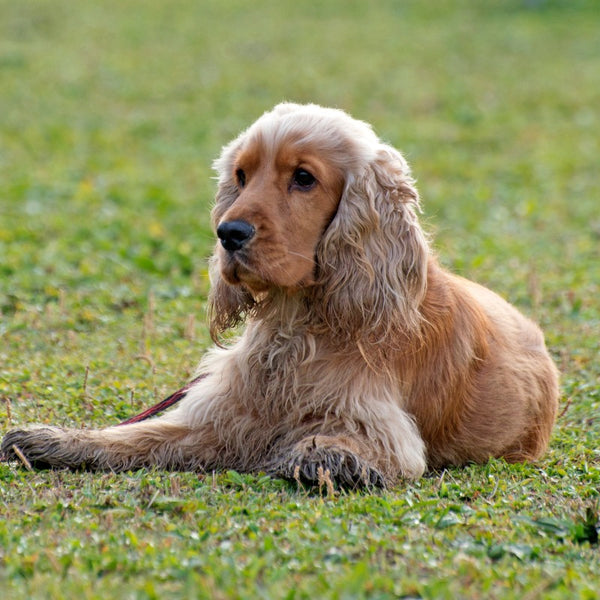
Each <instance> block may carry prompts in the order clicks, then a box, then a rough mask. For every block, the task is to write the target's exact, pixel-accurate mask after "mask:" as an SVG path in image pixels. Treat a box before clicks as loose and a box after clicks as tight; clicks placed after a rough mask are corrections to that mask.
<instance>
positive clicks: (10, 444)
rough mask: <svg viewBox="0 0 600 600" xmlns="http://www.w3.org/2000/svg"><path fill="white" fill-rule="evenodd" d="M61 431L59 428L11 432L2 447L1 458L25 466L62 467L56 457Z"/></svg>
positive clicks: (0, 449) (0, 446) (36, 428)
mask: <svg viewBox="0 0 600 600" xmlns="http://www.w3.org/2000/svg"><path fill="white" fill-rule="evenodd" d="M60 433H61V430H60V429H59V428H57V427H35V428H32V429H13V430H11V431H9V432H8V433H7V434H6V435H5V436H4V439H3V440H2V444H1V445H0V458H1V459H2V460H4V461H12V460H19V461H20V462H21V463H24V464H25V466H33V467H36V468H38V469H47V468H50V467H53V466H60V464H59V463H58V462H57V461H56V460H55V457H56V455H57V453H58V450H59V448H60V445H61V443H60V439H61V435H60Z"/></svg>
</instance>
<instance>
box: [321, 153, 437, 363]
mask: <svg viewBox="0 0 600 600" xmlns="http://www.w3.org/2000/svg"><path fill="white" fill-rule="evenodd" d="M418 210H419V196H418V193H417V190H416V188H415V187H414V180H413V179H412V177H411V175H410V169H409V167H408V165H407V163H406V161H405V160H404V158H403V157H402V155H401V154H400V153H399V152H398V151H396V150H395V149H394V148H392V147H390V146H386V145H383V144H381V145H380V146H379V147H378V149H377V152H376V155H375V158H374V160H373V161H372V162H371V163H370V164H368V165H367V167H366V168H365V169H364V170H363V172H360V173H355V174H352V173H351V174H350V175H349V176H348V180H347V181H346V187H345V190H344V193H343V195H342V198H341V200H340V204H339V207H338V211H337V214H336V216H335V218H334V219H333V221H332V222H331V224H330V226H329V227H328V229H327V231H326V232H325V234H324V235H323V238H322V240H321V242H320V244H319V247H318V248H317V263H318V265H319V270H320V282H321V285H320V286H319V288H320V291H319V294H320V298H319V302H318V303H317V306H319V309H320V310H321V311H323V315H322V316H323V318H324V320H325V322H326V323H327V325H328V326H329V327H330V328H331V329H333V330H334V331H335V332H336V336H339V338H338V339H346V340H354V341H356V342H358V343H359V345H360V346H361V348H362V349H363V352H365V351H368V350H369V348H367V347H366V346H367V345H368V346H369V347H374V345H376V344H380V343H382V342H386V341H387V342H388V344H389V343H392V344H393V338H392V337H390V336H393V335H402V334H404V335H408V334H410V333H411V332H415V331H418V329H419V325H420V321H421V319H420V313H419V306H420V303H421V301H422V299H423V297H424V295H425V289H426V284H427V257H428V253H429V249H428V244H427V239H426V236H425V234H424V233H423V230H422V229H421V227H420V225H419V222H418V219H417V212H418ZM388 347H389V346H388Z"/></svg>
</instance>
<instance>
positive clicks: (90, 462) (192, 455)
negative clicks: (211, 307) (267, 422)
mask: <svg viewBox="0 0 600 600" xmlns="http://www.w3.org/2000/svg"><path fill="white" fill-rule="evenodd" d="M1 453H2V455H3V456H4V458H5V459H6V460H11V459H15V458H21V459H26V460H27V461H28V462H29V463H30V464H31V465H32V466H34V467H37V468H70V469H90V470H112V471H124V470H129V469H138V468H142V467H152V466H156V467H159V468H166V469H170V470H201V469H204V468H207V467H209V466H210V465H212V464H214V462H215V457H216V455H217V453H218V444H217V443H216V435H215V433H214V430H213V429H212V427H211V426H210V425H209V424H207V425H204V426H201V427H196V428H194V429H190V428H188V427H186V426H184V425H180V424H176V423H172V422H169V421H168V420H166V419H155V420H152V421H146V422H143V423H136V424H133V425H124V426H121V427H109V428H107V429H63V428H59V427H45V426H38V427H33V428H31V429H15V430H12V431H9V432H8V433H7V434H6V436H5V437H4V439H3V440H2V446H1Z"/></svg>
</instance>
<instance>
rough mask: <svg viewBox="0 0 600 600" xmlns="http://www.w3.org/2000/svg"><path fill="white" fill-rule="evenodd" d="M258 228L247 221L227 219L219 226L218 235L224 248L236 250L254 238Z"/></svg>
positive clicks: (230, 250)
mask: <svg viewBox="0 0 600 600" xmlns="http://www.w3.org/2000/svg"><path fill="white" fill-rule="evenodd" d="M255 231H256V230H255V229H254V227H252V225H250V223H246V221H226V222H225V223H221V224H220V225H219V226H218V227H217V235H218V236H219V239H220V240H221V244H222V245H223V248H225V250H227V251H228V252H235V251H236V250H239V249H240V248H242V247H243V246H244V245H245V244H246V243H247V242H249V241H250V240H251V239H252V236H253V235H254V232H255Z"/></svg>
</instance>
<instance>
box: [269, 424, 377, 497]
mask: <svg viewBox="0 0 600 600" xmlns="http://www.w3.org/2000/svg"><path fill="white" fill-rule="evenodd" d="M322 440H323V438H321V436H316V437H313V438H311V439H309V440H308V441H304V442H301V443H300V444H298V445H296V446H295V447H294V448H293V449H292V450H291V451H290V452H289V453H288V454H287V455H286V456H285V457H283V459H282V460H281V462H280V463H279V464H278V465H277V466H276V467H275V468H274V469H273V470H272V473H273V474H274V475H275V476H277V477H282V478H283V479H289V480H294V481H297V482H298V483H302V484H306V485H310V486H319V487H322V486H326V487H327V488H328V489H331V488H332V487H333V486H337V487H340V488H346V489H357V488H364V487H381V488H383V487H385V486H386V479H385V477H384V475H383V474H382V473H381V472H380V471H378V470H377V469H376V468H374V467H372V466H371V465H369V464H368V463H367V462H366V461H364V460H363V459H362V458H361V457H360V456H358V455H357V454H356V453H354V452H352V451H351V450H349V449H348V448H345V447H344V446H343V445H336V444H335V443H326V444H323V443H322Z"/></svg>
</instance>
